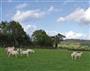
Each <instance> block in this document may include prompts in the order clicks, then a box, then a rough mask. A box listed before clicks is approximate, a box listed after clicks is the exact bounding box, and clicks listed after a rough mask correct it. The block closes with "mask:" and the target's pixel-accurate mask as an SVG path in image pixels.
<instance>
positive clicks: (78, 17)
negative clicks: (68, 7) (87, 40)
mask: <svg viewBox="0 0 90 71" xmlns="http://www.w3.org/2000/svg"><path fill="white" fill-rule="evenodd" d="M64 21H75V22H79V23H83V24H90V7H88V8H87V9H86V10H84V9H80V8H78V9H76V10H75V11H73V12H72V13H70V14H69V15H67V16H64V17H59V18H58V19H57V22H64Z"/></svg>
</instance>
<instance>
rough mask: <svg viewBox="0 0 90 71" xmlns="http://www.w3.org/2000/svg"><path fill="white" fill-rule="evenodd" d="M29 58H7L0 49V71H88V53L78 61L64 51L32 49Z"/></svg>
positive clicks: (89, 56) (89, 59)
mask: <svg viewBox="0 0 90 71" xmlns="http://www.w3.org/2000/svg"><path fill="white" fill-rule="evenodd" d="M34 50H35V53H34V54H31V55H30V56H29V57H26V56H18V57H14V56H11V57H8V56H7V55H6V53H5V51H4V48H0V71H90V52H85V51H84V54H83V55H82V57H81V58H80V59H79V60H72V59H71V56H70V54H71V52H72V51H68V50H65V49H34Z"/></svg>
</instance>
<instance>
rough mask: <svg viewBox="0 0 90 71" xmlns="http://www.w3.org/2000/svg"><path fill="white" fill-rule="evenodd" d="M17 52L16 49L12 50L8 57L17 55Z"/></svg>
mask: <svg viewBox="0 0 90 71" xmlns="http://www.w3.org/2000/svg"><path fill="white" fill-rule="evenodd" d="M18 54H19V53H18V50H13V51H11V52H9V54H8V57H9V56H11V55H13V56H16V57H17V55H18Z"/></svg>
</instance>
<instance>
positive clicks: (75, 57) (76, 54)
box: [71, 51, 83, 60]
mask: <svg viewBox="0 0 90 71" xmlns="http://www.w3.org/2000/svg"><path fill="white" fill-rule="evenodd" d="M82 54H83V53H82V52H76V51H75V52H73V53H72V54H71V57H72V59H74V60H76V59H80V57H81V55H82Z"/></svg>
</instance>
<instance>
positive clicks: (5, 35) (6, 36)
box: [0, 21, 31, 46]
mask: <svg viewBox="0 0 90 71" xmlns="http://www.w3.org/2000/svg"><path fill="white" fill-rule="evenodd" d="M0 34H1V35H0V42H1V44H2V45H4V44H5V45H6V46H10V45H11V46H12V45H14V46H21V45H27V44H30V43H31V40H30V37H29V36H28V35H27V34H26V32H25V31H24V29H23V28H22V26H21V25H20V23H19V22H16V21H11V22H1V23H0Z"/></svg>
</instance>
